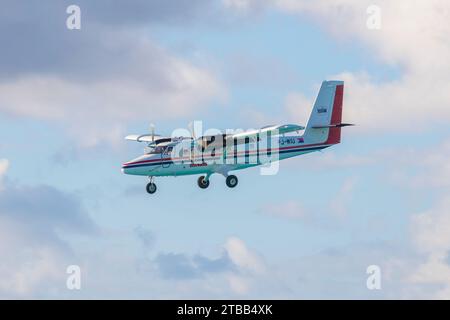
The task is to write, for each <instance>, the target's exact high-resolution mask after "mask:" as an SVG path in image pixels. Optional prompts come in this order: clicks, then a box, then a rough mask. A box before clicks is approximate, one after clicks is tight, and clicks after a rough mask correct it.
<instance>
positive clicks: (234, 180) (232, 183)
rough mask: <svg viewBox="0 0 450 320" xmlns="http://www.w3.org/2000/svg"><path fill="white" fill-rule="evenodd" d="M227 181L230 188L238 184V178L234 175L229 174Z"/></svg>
mask: <svg viewBox="0 0 450 320" xmlns="http://www.w3.org/2000/svg"><path fill="white" fill-rule="evenodd" d="M226 183H227V186H228V187H229V188H234V187H236V186H237V184H238V178H237V177H236V176H234V175H231V176H228V177H227V180H226Z"/></svg>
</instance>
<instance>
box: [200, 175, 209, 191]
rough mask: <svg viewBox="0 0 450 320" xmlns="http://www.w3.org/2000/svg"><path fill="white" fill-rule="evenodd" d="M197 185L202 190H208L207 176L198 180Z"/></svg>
mask: <svg viewBox="0 0 450 320" xmlns="http://www.w3.org/2000/svg"><path fill="white" fill-rule="evenodd" d="M197 184H198V186H199V187H200V188H202V189H206V188H208V186H209V180H206V179H205V176H201V177H199V178H198V180H197Z"/></svg>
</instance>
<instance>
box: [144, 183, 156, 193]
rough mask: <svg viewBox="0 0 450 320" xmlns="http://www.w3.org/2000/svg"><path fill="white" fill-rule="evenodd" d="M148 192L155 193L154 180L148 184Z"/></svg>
mask: <svg viewBox="0 0 450 320" xmlns="http://www.w3.org/2000/svg"><path fill="white" fill-rule="evenodd" d="M146 189H147V192H148V193H150V194H153V193H155V192H156V184H154V183H153V182H150V183H149V184H147V188H146Z"/></svg>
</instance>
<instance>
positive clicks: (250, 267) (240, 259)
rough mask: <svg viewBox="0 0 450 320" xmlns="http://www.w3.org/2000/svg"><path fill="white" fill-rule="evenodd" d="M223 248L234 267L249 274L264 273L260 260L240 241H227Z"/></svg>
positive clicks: (230, 239) (232, 239)
mask: <svg viewBox="0 0 450 320" xmlns="http://www.w3.org/2000/svg"><path fill="white" fill-rule="evenodd" d="M224 248H225V250H226V251H227V253H228V255H229V257H230V259H231V261H232V262H233V263H234V264H235V265H236V266H238V267H240V268H241V269H243V270H247V271H249V272H255V273H264V271H265V269H266V266H265V263H264V261H263V260H262V258H261V257H260V256H259V255H258V254H256V253H255V252H253V251H252V250H250V249H248V248H247V246H246V245H245V243H244V242H243V241H242V240H241V239H239V238H237V237H231V238H229V239H227V241H226V242H225V245H224Z"/></svg>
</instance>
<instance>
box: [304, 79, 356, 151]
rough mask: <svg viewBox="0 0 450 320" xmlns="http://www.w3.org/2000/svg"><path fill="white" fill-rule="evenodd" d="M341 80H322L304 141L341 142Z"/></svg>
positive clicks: (309, 142)
mask: <svg viewBox="0 0 450 320" xmlns="http://www.w3.org/2000/svg"><path fill="white" fill-rule="evenodd" d="M343 96H344V82H343V81H324V82H322V86H321V87H320V91H319V94H318V96H317V99H316V102H315V103H314V107H313V109H312V112H311V116H310V117H309V120H308V124H307V126H306V130H305V133H304V135H303V137H304V141H305V143H308V144H317V143H323V144H337V143H339V142H341V127H343V126H346V125H348V124H343V123H342V102H343Z"/></svg>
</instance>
